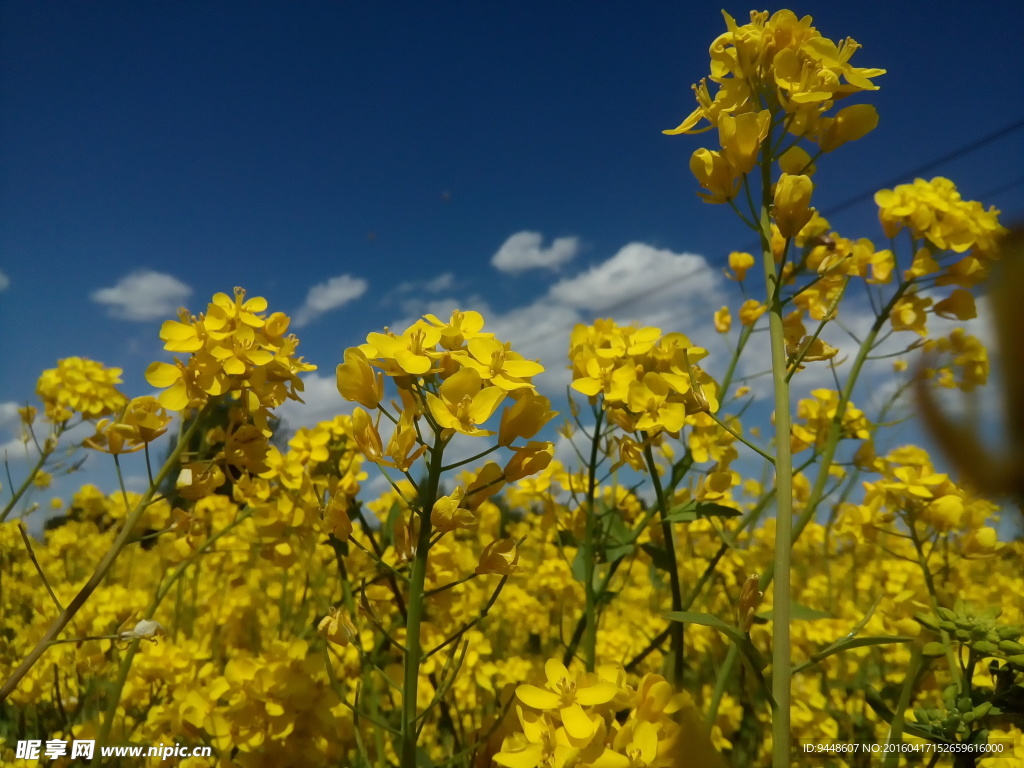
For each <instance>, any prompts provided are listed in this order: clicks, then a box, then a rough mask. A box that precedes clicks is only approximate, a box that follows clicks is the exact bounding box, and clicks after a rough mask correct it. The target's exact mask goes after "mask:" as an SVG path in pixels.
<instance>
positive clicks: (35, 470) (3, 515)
mask: <svg viewBox="0 0 1024 768" xmlns="http://www.w3.org/2000/svg"><path fill="white" fill-rule="evenodd" d="M63 432H64V426H63V424H61V425H60V426H58V428H57V431H56V432H55V433H54V434H53V435H51V436H50V437H49V438H48V439H47V440H46V441H45V442H44V443H43V447H42V450H40V451H39V459H38V461H36V464H35V466H34V467H32V469H31V470H30V471H29V473H28V474H27V475H26V476H25V479H24V480H23V481H22V483H21V485H19V486H18V487H17V489H16V490H15V491H14V495H13V496H11V500H10V501H9V502H7V504H5V505H4V511H3V512H0V523H2V522H4V521H5V520H6V519H7V516H8V515H10V514H11V510H13V509H14V507H15V506H16V505H17V504H18V502H19V501H21V497H22V496H24V495H25V492H26V491H28V489H29V488H30V487H31V485H32V481H33V480H34V479H35V477H36V475H38V474H39V470H41V469H42V468H43V465H44V464H46V460H47V459H49V458H50V456H52V455H53V452H54V451H55V450H56V449H57V442H58V440H59V438H60V435H61V434H62V433H63ZM36 445H39V441H38V440H36ZM26 453H27V451H26Z"/></svg>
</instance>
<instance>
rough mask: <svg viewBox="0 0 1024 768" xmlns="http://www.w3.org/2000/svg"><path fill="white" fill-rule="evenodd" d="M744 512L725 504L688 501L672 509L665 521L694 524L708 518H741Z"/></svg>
mask: <svg viewBox="0 0 1024 768" xmlns="http://www.w3.org/2000/svg"><path fill="white" fill-rule="evenodd" d="M741 514H743V513H742V512H740V511H739V510H738V509H733V508H732V507H727V506H725V505H724V504H716V503H714V502H711V501H702V502H697V501H693V500H691V501H688V502H686V503H685V504H680V505H679V506H677V507H672V509H670V510H669V511H668V514H667V515H665V520H666V521H668V522H670V523H692V522H693V521H694V520H696V519H698V518H702V517H704V518H706V517H739V516H740V515H741Z"/></svg>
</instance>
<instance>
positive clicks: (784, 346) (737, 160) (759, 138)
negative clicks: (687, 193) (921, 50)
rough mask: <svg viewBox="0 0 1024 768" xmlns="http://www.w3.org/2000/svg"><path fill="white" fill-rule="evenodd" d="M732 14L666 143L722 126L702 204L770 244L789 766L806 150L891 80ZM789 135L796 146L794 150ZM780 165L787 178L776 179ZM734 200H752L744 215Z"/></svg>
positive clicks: (780, 695) (780, 738) (781, 700)
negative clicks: (788, 282) (796, 305)
mask: <svg viewBox="0 0 1024 768" xmlns="http://www.w3.org/2000/svg"><path fill="white" fill-rule="evenodd" d="M723 15H724V16H725V21H726V26H727V32H726V33H725V34H723V35H721V36H719V38H718V39H717V40H715V42H714V43H712V45H711V74H710V76H709V79H710V80H711V82H713V83H715V84H716V85H717V86H718V90H717V92H716V93H715V94H714V97H712V95H711V93H710V91H709V88H708V81H707V80H702V81H701V82H700V84H698V85H696V86H694V92H695V93H696V96H697V102H698V106H697V108H696V109H695V110H694V111H693V112H692V113H691V114H690V115H689V117H687V118H686V120H684V121H683V122H682V124H680V125H679V126H678V127H677V128H675V129H673V130H670V131H665V133H668V134H680V133H697V132H700V131H704V130H707V126H702V125H701V123H703V121H705V120H706V121H707V122H708V123H710V127H714V128H717V130H718V139H719V145H720V146H719V148H718V149H708V148H701V149H698V150H696V151H695V152H694V153H693V156H692V158H691V160H690V168H691V170H692V171H693V173H694V175H695V176H696V178H697V181H698V182H699V183H700V185H701V187H703V189H704V191H703V192H702V193H700V194H701V197H702V198H704V200H705V201H706V202H709V203H720V204H721V203H727V204H729V205H730V206H732V207H733V209H734V210H736V212H737V214H738V215H739V216H740V218H741V219H742V220H743V221H744V222H745V223H746V224H747V225H748V226H749V227H750V228H751V229H753V230H754V231H755V232H756V233H757V236H758V239H759V241H760V245H761V256H762V261H763V264H764V276H765V294H764V295H765V305H766V306H767V313H768V329H769V333H770V336H771V365H772V377H773V382H774V391H775V430H776V439H775V456H774V465H775V472H776V490H775V499H776V520H777V522H776V540H775V541H776V544H775V587H774V590H775V597H774V614H773V653H772V660H773V664H772V667H773V670H774V671H773V676H772V695H773V698H774V700H775V704H776V708H775V714H774V717H773V745H774V746H773V762H774V765H775V766H776V768H782V766H786V765H789V759H790V757H789V754H790V727H789V719H790V713H789V709H790V664H791V662H790V627H789V624H790V550H791V537H792V520H793V499H792V493H793V488H792V476H793V465H792V455H791V445H790V437H789V435H790V431H791V426H790V418H791V416H790V411H791V406H790V395H789V379H790V375H791V374H790V366H791V364H794V366H795V364H799V362H802V361H803V360H805V359H807V352H808V351H809V350H810V349H811V347H812V345H813V344H814V341H815V339H809V340H807V341H806V342H804V341H803V340H800V341H797V346H798V347H799V346H804V345H806V348H804V349H801V350H800V353H801V354H800V360H795V359H794V358H795V356H794V355H791V354H790V349H789V346H790V345H791V344H792V341H788V340H787V334H786V324H785V315H784V310H785V305H786V303H787V302H788V301H789V297H785V296H784V295H783V278H784V275H785V273H786V271H787V270H788V271H790V272H792V271H793V270H794V268H795V267H797V266H798V261H797V259H796V258H795V256H794V254H793V253H792V252H791V251H792V248H791V246H792V243H793V241H794V239H795V238H796V237H797V236H798V235H799V234H800V232H801V230H802V229H803V228H804V227H805V226H806V225H807V224H808V223H809V222H810V221H811V219H812V217H813V215H814V211H813V209H812V208H811V207H810V202H811V196H812V193H813V190H814V184H813V182H812V181H811V177H810V175H809V174H810V173H811V172H812V163H813V158H812V157H811V156H810V155H808V154H807V152H806V151H804V150H803V149H801V148H800V147H799V146H798V144H799V142H800V140H806V141H808V142H810V143H811V144H814V145H816V146H817V152H816V155H815V157H817V156H818V155H820V154H823V153H826V152H831V151H832V150H834V149H836V148H837V147H838V146H840V145H841V144H844V143H846V142H848V141H851V140H853V139H857V138H860V137H861V136H863V135H865V134H866V133H868V132H869V131H871V130H872V129H874V127H875V125H876V124H877V122H878V117H877V114H876V112H875V110H874V108H873V107H871V106H870V105H855V106H851V107H847V108H845V109H843V110H841V111H839V112H838V113H837V114H835V115H834V116H828V117H827V116H826V113H827V112H829V111H830V110H831V109H832V107H833V105H834V103H835V101H836V100H838V99H841V98H843V97H846V96H849V95H851V94H854V93H857V92H860V91H863V90H875V89H876V88H877V86H875V85H874V84H873V83H872V81H871V78H873V77H876V76H878V75H881V74H883V73H884V70H881V69H862V68H856V67H853V66H852V65H851V64H850V58H851V56H852V54H853V53H854V52H855V51H856V50H857V49H858V47H859V46H858V45H857V43H856V42H854V41H853V40H851V39H849V38H848V39H846V40H844V41H841V42H839V43H838V44H837V43H835V42H833V41H831V40H829V39H827V38H824V37H822V36H821V34H820V33H819V32H818V31H817V30H816V29H815V28H814V27H813V26H812V25H811V19H810V17H804V18H802V19H798V18H797V16H796V15H795V14H793V13H792V12H791V11H779V12H778V13H776V14H774V15H772V16H770V17H769V15H768V14H767V13H757V12H754V13H751V21H750V24H746V25H743V26H740V25H737V23H736V21H735V20H734V19H733V18H732V17H731V16H729V14H727V13H724V12H723ZM787 134H788V135H789V136H790V137H792V138H791V139H790V140H789V141H788V142H787V139H786V135H787ZM787 143H788V146H787ZM777 161H778V162H781V165H782V172H781V173H779V172H778V171H776V170H775V169H774V166H775V163H776V162H777ZM737 200H741V201H745V203H746V206H745V210H744V209H743V208H742V207H741V205H740V204H739V203H737ZM844 287H845V286H844ZM841 291H842V289H839V294H840V295H841ZM819 359H820V358H819Z"/></svg>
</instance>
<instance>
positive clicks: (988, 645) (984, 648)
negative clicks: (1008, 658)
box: [971, 640, 1002, 656]
mask: <svg viewBox="0 0 1024 768" xmlns="http://www.w3.org/2000/svg"><path fill="white" fill-rule="evenodd" d="M1001 645H1002V643H1000V644H999V645H996V644H995V643H994V642H992V641H991V640H978V641H977V642H974V643H971V648H973V649H974V650H975V651H977V652H978V653H984V654H985V655H986V656H991V655H992V654H995V653H998V652H999V647H1000V646H1001Z"/></svg>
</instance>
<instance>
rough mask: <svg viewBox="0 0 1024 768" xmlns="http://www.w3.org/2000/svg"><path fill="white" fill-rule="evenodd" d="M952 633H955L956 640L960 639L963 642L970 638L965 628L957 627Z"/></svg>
mask: <svg viewBox="0 0 1024 768" xmlns="http://www.w3.org/2000/svg"><path fill="white" fill-rule="evenodd" d="M953 634H954V635H956V639H957V640H959V641H961V642H963V643H966V642H967V641H968V640H970V639H971V633H970V632H968V631H967V630H966V629H958V630H957V631H956V632H954V633H953Z"/></svg>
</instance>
